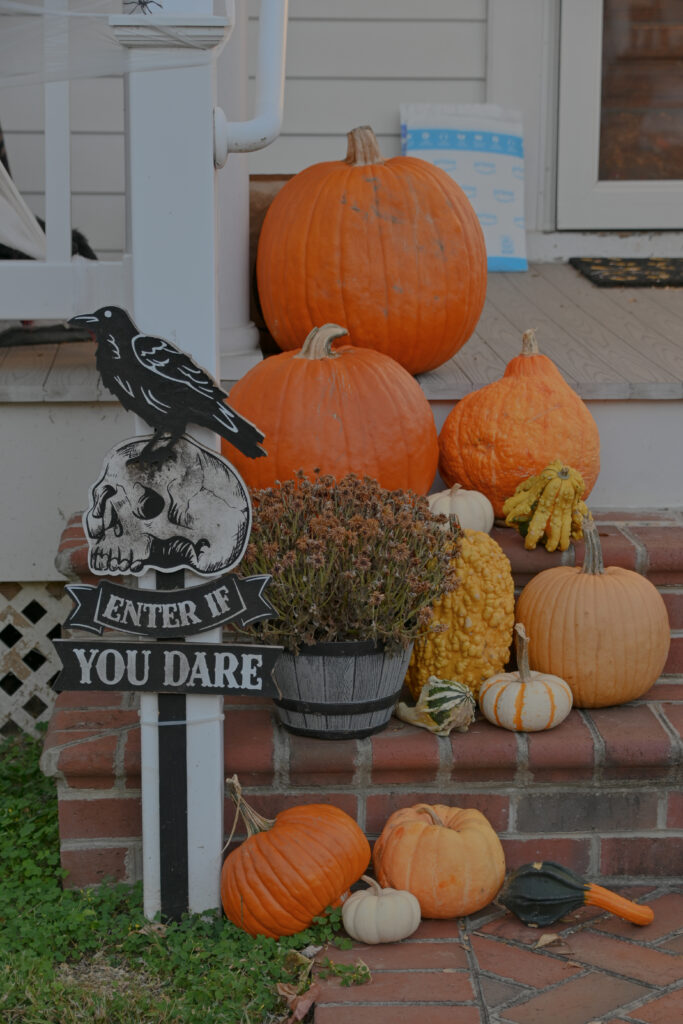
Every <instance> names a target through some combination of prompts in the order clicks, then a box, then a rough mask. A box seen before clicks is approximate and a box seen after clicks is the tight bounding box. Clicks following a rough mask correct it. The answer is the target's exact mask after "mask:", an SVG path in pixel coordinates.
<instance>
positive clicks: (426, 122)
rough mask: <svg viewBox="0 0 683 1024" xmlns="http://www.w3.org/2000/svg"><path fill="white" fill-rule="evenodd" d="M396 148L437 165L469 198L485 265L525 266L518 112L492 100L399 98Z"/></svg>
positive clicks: (497, 267)
mask: <svg viewBox="0 0 683 1024" xmlns="http://www.w3.org/2000/svg"><path fill="white" fill-rule="evenodd" d="M400 111H401V152H402V153H403V155H404V156H415V157H420V158H421V159H422V160H427V161H428V162H429V163H431V164H434V165H435V166H436V167H441V168H442V170H444V171H446V173H447V174H449V175H450V176H451V177H452V178H453V179H454V180H455V181H456V182H457V183H458V185H460V187H461V189H462V190H463V192H464V193H465V195H466V196H467V198H468V199H469V200H470V202H471V203H472V206H473V207H474V211H475V213H476V215H477V217H478V218H479V223H480V224H481V226H482V229H483V232H484V239H485V242H486V255H487V264H488V269H489V270H490V271H495V270H526V269H527V259H526V235H525V224H524V137H523V134H522V116H521V114H520V113H518V112H517V111H514V110H503V109H502V108H501V107H498V106H495V105H494V104H491V103H463V104H452V103H402V104H401V105H400Z"/></svg>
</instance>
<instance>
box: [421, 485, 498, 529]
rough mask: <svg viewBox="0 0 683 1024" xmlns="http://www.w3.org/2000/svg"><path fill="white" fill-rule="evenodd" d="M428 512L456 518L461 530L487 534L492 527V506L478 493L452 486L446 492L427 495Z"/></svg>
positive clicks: (483, 495) (459, 486) (484, 496)
mask: <svg viewBox="0 0 683 1024" xmlns="http://www.w3.org/2000/svg"><path fill="white" fill-rule="evenodd" d="M427 501H428V502H429V508H430V511H432V512H433V513H434V514H435V515H440V516H457V518H458V522H459V523H460V526H461V527H462V529H463V530H479V531H480V532H481V533H489V532H490V530H491V527H492V526H493V519H494V515H493V505H492V504H491V502H490V501H489V499H488V498H487V497H486V495H485V494H482V493H481V492H480V491H466V490H465V489H464V488H463V487H461V485H460V484H453V486H452V487H451V488H449V489H448V490H447V491H437V492H436V494H428V495H427Z"/></svg>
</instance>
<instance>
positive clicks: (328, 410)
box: [223, 324, 439, 494]
mask: <svg viewBox="0 0 683 1024" xmlns="http://www.w3.org/2000/svg"><path fill="white" fill-rule="evenodd" d="M345 334H346V330H345V329H344V328H343V327H337V326H336V325H335V324H325V325H324V326H323V327H319V328H314V330H313V331H311V333H310V334H309V335H308V337H307V338H306V340H305V342H304V344H303V347H302V348H300V349H298V350H297V351H295V352H282V353H280V354H279V355H275V356H270V357H269V358H268V359H264V360H263V361H262V362H260V363H258V364H257V365H256V366H254V367H253V368H252V369H251V370H249V372H248V373H246V374H245V376H244V377H242V379H241V380H239V381H238V382H237V383H236V384H235V385H234V386H233V388H232V390H231V391H230V405H231V406H232V408H233V409H235V410H236V411H238V412H239V413H241V414H242V415H244V416H246V417H247V419H249V420H250V421H251V422H253V423H257V424H258V426H259V429H260V430H262V431H263V432H264V433H265V435H266V436H265V441H264V442H263V445H264V447H265V448H266V450H267V452H268V455H267V456H265V457H263V458H260V459H248V458H246V457H245V456H243V455H242V454H241V453H240V452H238V451H237V449H236V448H234V447H233V446H232V445H229V444H227V443H225V445H224V447H223V454H224V455H225V456H226V458H228V459H229V460H230V462H231V463H232V464H233V465H234V466H235V467H236V468H237V470H238V471H239V473H240V474H241V475H242V477H243V479H244V481H245V483H247V484H248V485H249V487H251V488H255V489H261V488H264V487H272V486H273V484H274V483H275V481H276V480H289V479H291V478H292V477H294V476H295V475H296V473H297V471H298V470H300V469H303V471H304V473H305V474H306V475H307V476H312V475H313V472H314V470H316V469H318V470H320V471H321V472H322V473H329V474H330V475H331V476H334V477H336V478H337V479H338V480H340V479H341V478H342V477H343V476H346V475H347V474H348V473H355V474H356V475H358V476H364V475H365V476H370V477H372V478H373V479H375V480H377V481H378V483H379V484H380V486H382V487H384V488H386V489H387V490H412V491H415V492H416V493H418V494H426V493H427V491H428V490H429V488H430V487H431V485H432V482H433V480H434V477H435V475H436V464H437V461H438V458H439V445H438V440H437V433H436V426H435V424H434V416H433V414H432V411H431V408H430V405H429V402H428V401H427V399H426V398H425V396H424V392H423V391H422V388H421V387H420V385H419V384H418V383H417V381H416V380H415V379H414V377H411V375H410V374H409V373H408V372H407V371H406V370H404V369H403V367H402V366H399V364H398V363H397V362H396V361H395V360H394V359H391V358H390V357H389V356H385V355H382V353H380V352H373V351H372V350H371V349H362V348H354V347H352V346H350V345H342V346H338V347H336V348H334V349H333V348H332V344H333V342H334V341H335V339H337V338H339V337H341V336H343V335H345Z"/></svg>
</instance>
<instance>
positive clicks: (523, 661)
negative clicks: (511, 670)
mask: <svg viewBox="0 0 683 1024" xmlns="http://www.w3.org/2000/svg"><path fill="white" fill-rule="evenodd" d="M515 634H516V635H515V653H516V655H517V669H518V670H519V678H520V682H522V683H530V682H531V670H530V669H529V637H528V636H527V635H526V630H525V629H524V626H523V624H522V623H521V622H518V623H517V624H516V625H515Z"/></svg>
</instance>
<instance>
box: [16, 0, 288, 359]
mask: <svg viewBox="0 0 683 1024" xmlns="http://www.w3.org/2000/svg"><path fill="white" fill-rule="evenodd" d="M224 2H225V14H224V15H223V16H221V15H218V16H217V15H214V14H212V13H211V12H212V11H213V7H214V4H213V0H165V2H164V5H163V14H162V15H151V16H145V15H143V14H125V15H121V16H113V17H110V18H109V25H110V27H111V29H112V31H113V33H114V34H115V36H116V38H117V39H118V41H119V43H120V45H121V47H122V49H123V50H125V51H126V52H127V54H128V60H127V74H126V79H127V121H126V145H127V150H128V153H127V171H128V173H127V187H126V193H127V195H126V199H127V232H126V252H125V255H124V256H123V258H122V259H120V260H116V261H91V260H83V259H75V260H72V258H71V181H70V179H71V166H70V111H69V82H68V81H67V80H64V81H53V80H50V81H47V82H45V84H44V94H45V129H44V134H45V221H46V259H45V260H44V261H42V260H41V261H32V260H17V261H12V260H5V261H3V262H2V264H1V265H0V318H1V319H3V320H15V319H18V320H44V319H47V320H52V319H55V320H60V319H68V318H69V317H70V316H73V315H74V314H76V313H80V312H84V311H88V310H93V309H97V308H98V307H99V306H102V305H105V304H112V305H114V304H115V305H120V306H123V307H124V308H126V309H128V310H129V311H130V312H131V315H132V316H133V317H134V319H135V320H136V321H137V322H138V323H140V324H141V326H143V328H145V329H147V330H151V331H154V332H155V333H162V334H164V335H165V336H166V337H169V338H171V339H173V340H174V341H175V342H176V343H178V344H180V345H181V346H182V347H184V348H186V349H188V350H190V351H192V352H193V354H194V355H195V358H197V359H198V360H199V361H200V362H201V363H202V365H204V366H206V367H207V369H209V370H210V371H211V372H215V373H216V376H220V377H221V378H223V379H226V378H227V379H236V378H238V377H239V376H241V375H242V374H243V373H244V372H245V371H246V370H247V369H248V368H249V366H251V365H253V364H254V363H255V362H256V361H258V359H259V358H260V351H259V349H258V332H257V331H256V328H255V327H254V326H253V324H250V322H249V280H248V270H247V267H248V246H249V241H248V233H249V225H248V202H249V196H248V171H247V167H246V163H245V160H246V157H245V156H244V155H241V154H244V153H245V152H247V151H249V150H253V149H258V148H262V147H263V146H266V145H268V144H269V143H270V142H271V141H272V140H273V139H274V138H275V137H276V135H277V134H278V132H279V129H280V124H281V120H282V102H283V87H284V50H285V40H286V23H287V7H288V3H287V0H262V4H261V15H260V22H261V24H260V34H259V51H258V66H257V75H256V78H257V96H256V111H255V116H254V117H253V118H252V119H251V120H248V119H246V117H245V110H244V107H245V105H246V78H247V69H246V54H245V49H246V31H245V29H246V15H247V11H246V0H236V4H237V12H238V16H240V17H241V23H240V24H238V25H237V30H236V31H235V38H234V39H233V38H230V39H229V37H230V36H231V33H232V31H233V27H234V25H235V20H236V17H235V0H224ZM68 3H69V0H44V8H45V11H46V12H49V13H48V14H47V16H46V17H44V18H42V19H40V20H41V21H42V22H43V55H44V66H45V67H47V68H54V67H59V66H66V58H65V57H64V56H63V54H62V50H63V49H64V47H65V45H66V44H65V38H66V32H65V24H66V22H67V21H68V16H67V15H65V16H64V17H63V18H62V19H60V18H59V12H65V11H68ZM188 11H189V12H191V13H190V14H188V13H187V12H188ZM53 13H54V15H55V16H53ZM226 40H229V41H228V42H227V46H226V47H225V52H224V55H223V56H222V57H221V58H220V61H219V62H218V61H217V55H218V53H219V52H220V51H221V48H222V47H223V44H224V43H225V42H226ZM183 50H184V51H185V54H184V55H182V56H181V57H180V59H179V53H180V52H181V51H183ZM188 53H189V54H190V55H191V60H190V61H188V60H187V54H188ZM217 63H220V69H219V70H220V74H218V75H217ZM122 66H123V62H122ZM217 78H218V85H219V89H220V95H219V98H220V99H221V100H222V102H223V103H224V105H225V106H226V110H227V116H226V114H224V113H223V111H222V109H221V108H220V107H219V106H218V105H217V104H216V79H217ZM223 96H225V99H224V100H223V99H222V97H223ZM229 152H234V153H235V156H233V157H232V158H231V160H230V161H229V162H228V165H227V167H226V169H225V171H223V172H221V173H220V174H219V175H218V177H217V178H216V175H215V167H222V166H223V164H225V162H226V157H227V154H228V153H229ZM193 282H194V284H193ZM198 336H201V337H202V338H203V339H204V341H203V345H204V346H205V352H198V351H197V350H196V344H197V337H198ZM218 349H220V350H221V352H220V364H219V363H218V362H217V350H218Z"/></svg>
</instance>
